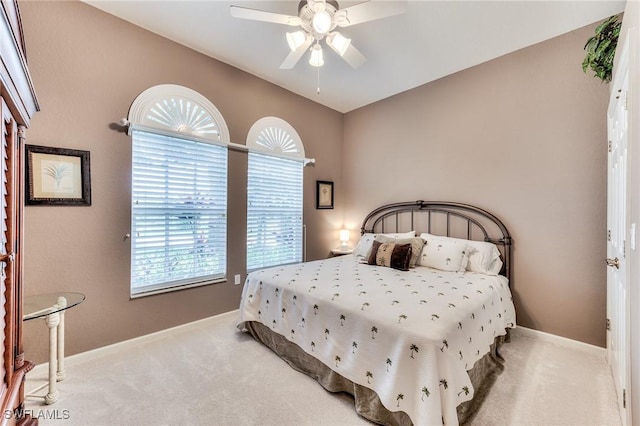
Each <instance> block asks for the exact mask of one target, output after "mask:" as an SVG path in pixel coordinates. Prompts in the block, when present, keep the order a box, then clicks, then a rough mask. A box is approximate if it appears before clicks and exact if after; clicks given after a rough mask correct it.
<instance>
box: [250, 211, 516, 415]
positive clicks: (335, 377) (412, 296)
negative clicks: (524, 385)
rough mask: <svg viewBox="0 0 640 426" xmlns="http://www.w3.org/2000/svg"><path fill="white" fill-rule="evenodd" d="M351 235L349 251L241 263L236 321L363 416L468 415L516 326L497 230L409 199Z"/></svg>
mask: <svg viewBox="0 0 640 426" xmlns="http://www.w3.org/2000/svg"><path fill="white" fill-rule="evenodd" d="M361 233H362V237H361V240H360V242H359V243H358V245H357V246H356V248H355V249H354V254H353V255H347V256H340V257H333V258H328V259H324V260H317V261H312V262H306V263H301V264H295V265H285V266H278V267H274V268H268V269H263V270H259V271H255V272H251V273H250V274H249V275H248V276H247V279H246V282H245V285H244V288H243V295H242V301H241V306H240V311H239V318H238V328H240V329H241V330H245V331H248V332H250V333H251V334H252V335H253V336H254V337H255V338H256V340H258V341H260V342H262V343H263V344H265V345H267V346H268V347H270V348H271V349H272V350H273V351H274V352H276V353H277V354H278V355H279V356H280V357H282V358H283V359H284V360H286V361H287V362H288V363H289V364H290V365H291V366H292V367H293V368H295V369H296V370H299V371H301V372H303V373H305V374H307V375H309V376H311V377H313V378H315V379H316V380H317V381H318V382H319V383H320V384H321V385H322V386H324V387H325V388H326V389H327V390H329V391H331V392H348V393H350V394H351V395H353V396H354V399H355V407H356V411H357V412H358V413H359V414H360V415H362V416H363V417H365V418H367V419H369V420H371V421H373V422H376V423H380V424H388V425H396V424H397V425H405V424H406V425H410V424H416V425H436V424H438V425H439V424H445V425H455V424H461V423H465V422H468V421H469V420H470V419H472V417H473V414H474V413H475V412H476V411H477V409H478V408H479V406H480V404H481V403H482V401H483V399H484V397H485V396H486V394H487V392H488V390H489V389H490V387H491V385H492V384H493V382H494V381H495V379H496V377H497V375H498V374H499V373H500V372H501V371H502V369H503V368H504V366H503V363H504V360H503V359H502V358H501V356H500V354H499V348H500V346H501V345H502V343H503V342H504V341H505V340H507V339H508V330H509V329H510V328H513V327H515V323H516V321H515V310H514V307H513V303H512V300H511V292H510V288H509V286H510V284H511V246H512V240H511V236H510V234H509V232H508V230H507V228H506V227H505V225H504V224H503V223H502V221H500V219H498V218H497V217H496V216H494V215H493V214H491V213H489V212H488V211H486V210H483V209H480V208H477V207H474V206H471V205H467V204H460V203H448V202H425V201H415V202H403V203H394V204H389V205H385V206H382V207H380V208H377V209H375V210H373V211H372V212H371V213H369V214H368V215H367V216H366V218H365V219H364V221H363V224H362V228H361ZM411 255H413V257H412V256H411Z"/></svg>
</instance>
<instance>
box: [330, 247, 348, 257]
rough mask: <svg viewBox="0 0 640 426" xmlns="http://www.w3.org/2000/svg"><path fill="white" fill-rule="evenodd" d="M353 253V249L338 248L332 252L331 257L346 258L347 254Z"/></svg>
mask: <svg viewBox="0 0 640 426" xmlns="http://www.w3.org/2000/svg"><path fill="white" fill-rule="evenodd" d="M351 253H353V249H341V248H336V249H333V250H331V256H330V257H336V256H344V255H345V254H351Z"/></svg>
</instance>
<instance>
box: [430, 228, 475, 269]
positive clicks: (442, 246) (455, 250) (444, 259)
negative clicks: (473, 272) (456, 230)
mask: <svg viewBox="0 0 640 426" xmlns="http://www.w3.org/2000/svg"><path fill="white" fill-rule="evenodd" d="M422 235H423V237H422V238H424V234H422ZM426 240H427V244H426V245H425V246H424V248H423V249H422V253H421V254H420V258H419V259H418V264H419V265H422V266H428V267H430V268H435V269H440V270H441V271H454V272H462V271H464V270H465V268H466V267H467V262H468V260H469V246H468V245H467V243H466V240H458V241H455V240H453V239H442V238H440V237H435V238H434V237H433V236H429V238H427V239H426Z"/></svg>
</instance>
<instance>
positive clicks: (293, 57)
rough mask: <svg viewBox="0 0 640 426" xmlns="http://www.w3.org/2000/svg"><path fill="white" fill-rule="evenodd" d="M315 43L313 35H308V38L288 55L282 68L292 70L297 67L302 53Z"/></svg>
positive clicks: (281, 65)
mask: <svg viewBox="0 0 640 426" xmlns="http://www.w3.org/2000/svg"><path fill="white" fill-rule="evenodd" d="M311 43H313V37H310V36H308V37H307V39H306V40H305V41H304V43H302V44H301V45H300V46H299V47H298V48H297V49H296V50H294V51H292V52H291V53H289V54H288V55H287V57H286V58H285V59H284V61H283V62H282V64H280V69H281V70H290V69H291V68H293V67H295V66H296V64H297V63H298V61H299V60H300V58H302V55H304V54H305V52H306V51H307V50H308V49H309V46H311Z"/></svg>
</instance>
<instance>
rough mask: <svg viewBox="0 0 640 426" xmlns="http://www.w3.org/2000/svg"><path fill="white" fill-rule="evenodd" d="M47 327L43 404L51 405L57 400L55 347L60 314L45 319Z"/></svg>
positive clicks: (56, 313)
mask: <svg viewBox="0 0 640 426" xmlns="http://www.w3.org/2000/svg"><path fill="white" fill-rule="evenodd" d="M45 321H46V323H47V327H49V392H48V393H47V395H46V396H45V397H44V402H45V404H53V403H54V402H56V401H57V400H58V396H59V393H58V389H57V384H56V369H57V360H56V358H57V349H58V348H57V346H58V335H57V334H58V325H59V324H60V314H59V313H58V312H55V313H53V314H50V315H47V316H46V318H45Z"/></svg>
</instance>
